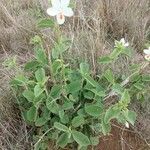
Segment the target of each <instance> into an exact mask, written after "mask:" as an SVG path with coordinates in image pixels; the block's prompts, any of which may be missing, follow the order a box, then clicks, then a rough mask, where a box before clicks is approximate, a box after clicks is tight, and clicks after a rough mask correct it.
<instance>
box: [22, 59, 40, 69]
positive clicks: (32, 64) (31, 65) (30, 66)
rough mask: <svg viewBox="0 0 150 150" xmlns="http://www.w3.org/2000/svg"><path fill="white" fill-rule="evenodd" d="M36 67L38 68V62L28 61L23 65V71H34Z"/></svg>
mask: <svg viewBox="0 0 150 150" xmlns="http://www.w3.org/2000/svg"><path fill="white" fill-rule="evenodd" d="M38 66H40V64H39V62H38V61H36V60H32V61H29V62H27V63H26V64H25V67H24V69H25V71H34V70H35V69H36V68H37V67H38Z"/></svg>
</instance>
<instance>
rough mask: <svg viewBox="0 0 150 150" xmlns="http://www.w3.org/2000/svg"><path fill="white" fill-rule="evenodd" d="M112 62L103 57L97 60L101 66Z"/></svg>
mask: <svg viewBox="0 0 150 150" xmlns="http://www.w3.org/2000/svg"><path fill="white" fill-rule="evenodd" d="M112 61H113V60H112V59H111V58H110V57H109V56H103V57H100V58H99V63H101V64H107V63H111V62H112Z"/></svg>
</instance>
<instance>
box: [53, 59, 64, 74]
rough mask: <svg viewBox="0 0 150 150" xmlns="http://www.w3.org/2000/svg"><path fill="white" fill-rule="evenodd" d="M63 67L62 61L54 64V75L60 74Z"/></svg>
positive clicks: (56, 61)
mask: <svg viewBox="0 0 150 150" xmlns="http://www.w3.org/2000/svg"><path fill="white" fill-rule="evenodd" d="M61 67H62V61H61V60H60V59H57V60H55V61H54V62H53V64H52V70H53V74H54V75H56V74H57V73H58V70H59V69H60V68H61Z"/></svg>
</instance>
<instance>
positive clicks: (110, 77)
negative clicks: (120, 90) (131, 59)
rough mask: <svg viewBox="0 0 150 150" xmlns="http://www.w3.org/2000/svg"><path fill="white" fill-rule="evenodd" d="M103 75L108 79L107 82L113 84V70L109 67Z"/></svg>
mask: <svg viewBox="0 0 150 150" xmlns="http://www.w3.org/2000/svg"><path fill="white" fill-rule="evenodd" d="M104 77H105V78H106V79H107V80H108V82H110V83H111V84H114V81H115V78H114V75H113V72H112V71H111V70H110V69H108V70H106V71H105V73H104Z"/></svg>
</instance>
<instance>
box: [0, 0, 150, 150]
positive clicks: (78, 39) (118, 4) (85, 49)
mask: <svg viewBox="0 0 150 150" xmlns="http://www.w3.org/2000/svg"><path fill="white" fill-rule="evenodd" d="M47 7H48V2H47V0H38V1H37V0H32V1H31V0H22V1H20V0H8V1H6V0H0V64H2V62H3V61H4V60H5V59H6V58H8V57H11V56H13V55H16V56H17V60H18V62H19V66H20V65H22V64H23V63H24V62H25V61H26V60H27V59H28V58H29V57H31V53H32V47H31V45H29V41H30V38H31V37H33V35H35V34H39V33H40V34H41V33H42V34H43V35H44V36H45V37H46V41H48V42H49V43H47V45H48V46H49V47H50V48H51V47H52V45H53V42H54V40H55V36H54V35H53V34H52V31H51V29H47V30H42V31H40V30H39V29H37V27H36V23H37V19H38V18H40V17H41V16H46V15H45V13H44V12H45V9H46V8H47ZM61 30H62V32H63V33H64V34H65V35H67V36H69V37H71V40H72V46H71V47H70V49H69V52H68V54H67V58H69V59H70V60H71V58H72V56H73V58H76V59H75V60H74V61H75V62H80V61H81V60H87V61H89V62H90V64H91V67H92V68H93V72H94V73H95V72H100V71H101V69H102V68H101V67H100V66H99V65H98V63H97V58H98V57H99V56H101V55H104V54H108V53H109V52H110V51H111V50H112V48H113V41H114V40H115V39H120V38H122V37H125V38H126V39H127V40H128V41H130V43H131V46H133V47H134V54H135V56H136V57H134V58H133V59H132V62H134V61H141V60H142V59H143V56H142V55H141V54H140V52H141V51H142V49H143V47H144V44H145V43H147V42H149V38H150V2H149V0H92V2H91V0H81V1H77V2H76V8H75V16H74V17H73V18H70V19H67V22H66V24H65V25H64V26H62V27H61ZM132 62H130V61H128V62H127V61H126V60H124V59H121V60H119V62H118V64H120V65H119V66H117V67H119V70H118V72H120V71H123V70H124V71H125V70H127V71H128V64H129V63H132ZM112 68H114V69H115V68H116V65H115V64H114V65H112ZM115 71H117V70H115ZM127 71H126V72H127ZM13 75H14V70H11V71H10V70H7V68H4V67H3V66H0V95H2V96H0V98H1V99H0V111H1V112H3V113H2V115H1V116H0V117H1V118H0V120H1V122H0V147H1V148H2V149H4V150H5V149H6V150H7V149H17V147H14V145H17V141H18V140H19V139H22V138H23V137H24V135H26V134H27V133H26V132H27V129H26V126H25V124H24V123H23V122H22V121H21V120H20V118H18V116H19V115H18V110H17V113H16V109H14V107H13V106H14V98H13V97H12V95H11V92H10V88H9V83H8V82H9V80H10V77H11V76H13ZM144 109H145V107H144ZM147 109H148V108H147ZM147 111H148V110H147ZM146 113H147V112H144V114H146ZM12 114H13V115H12ZM142 116H143V114H142ZM147 117H148V116H147ZM147 120H148V121H146V123H145V124H147V122H149V119H147ZM18 122H19V123H18ZM146 130H147V129H145V131H146ZM143 132H144V131H143ZM146 132H147V131H146ZM18 133H19V134H18ZM27 142H28V137H26V138H25V139H24V138H23V140H22V141H21V142H20V143H19V144H18V145H19V147H18V149H19V150H20V149H24V146H25V145H26V143H27Z"/></svg>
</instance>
